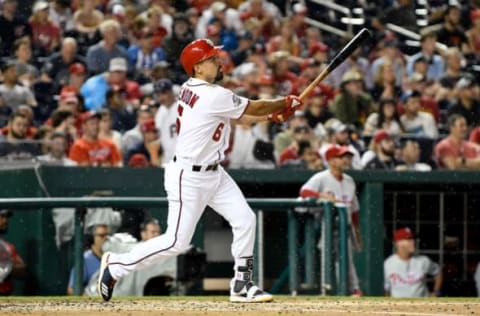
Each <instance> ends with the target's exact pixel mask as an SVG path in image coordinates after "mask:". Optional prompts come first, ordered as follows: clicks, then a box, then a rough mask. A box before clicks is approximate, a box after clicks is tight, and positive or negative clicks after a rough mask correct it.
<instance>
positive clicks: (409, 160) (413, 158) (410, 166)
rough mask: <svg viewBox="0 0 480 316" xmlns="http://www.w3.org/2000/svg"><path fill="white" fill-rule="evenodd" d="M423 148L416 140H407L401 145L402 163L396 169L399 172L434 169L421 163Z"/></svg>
mask: <svg viewBox="0 0 480 316" xmlns="http://www.w3.org/2000/svg"><path fill="white" fill-rule="evenodd" d="M420 153H421V148H420V145H419V144H418V141H417V140H416V139H415V138H411V139H406V140H404V141H403V142H402V144H401V153H400V157H401V159H402V162H401V163H400V164H399V165H398V166H397V167H396V168H395V170H397V171H431V170H432V167H431V166H430V165H428V164H426V163H423V162H419V161H420Z"/></svg>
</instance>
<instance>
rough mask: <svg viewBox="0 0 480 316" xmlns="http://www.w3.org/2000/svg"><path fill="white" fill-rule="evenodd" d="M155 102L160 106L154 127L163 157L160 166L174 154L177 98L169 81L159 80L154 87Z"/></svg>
mask: <svg viewBox="0 0 480 316" xmlns="http://www.w3.org/2000/svg"><path fill="white" fill-rule="evenodd" d="M154 94H155V100H156V101H157V102H158V104H160V107H159V108H158V111H157V113H156V114H155V126H156V127H157V129H158V131H159V133H160V144H161V146H162V151H163V156H162V159H163V161H162V164H166V163H168V162H169V161H170V160H171V159H172V158H173V155H174V153H175V143H176V140H177V125H176V121H177V115H178V110H177V96H176V95H175V93H174V92H173V83H172V81H171V80H169V79H160V80H158V81H157V82H156V83H155V85H154Z"/></svg>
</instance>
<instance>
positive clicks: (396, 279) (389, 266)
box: [384, 254, 440, 297]
mask: <svg viewBox="0 0 480 316" xmlns="http://www.w3.org/2000/svg"><path fill="white" fill-rule="evenodd" d="M439 273H440V266H439V265H438V264H437V263H435V262H433V261H432V260H430V258H428V257H426V256H413V257H411V258H410V259H408V260H403V259H401V258H400V257H399V256H398V255H397V254H393V255H391V256H390V257H388V258H387V259H386V260H385V262H384V282H385V291H387V292H390V295H391V296H392V297H424V296H428V295H429V292H428V288H427V285H426V281H427V275H431V276H436V275H438V274H439Z"/></svg>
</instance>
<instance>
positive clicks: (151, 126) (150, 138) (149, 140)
mask: <svg viewBox="0 0 480 316" xmlns="http://www.w3.org/2000/svg"><path fill="white" fill-rule="evenodd" d="M140 131H141V132H142V136H143V142H141V143H139V144H137V145H136V146H134V147H132V148H131V149H129V150H128V151H127V153H126V155H125V164H128V162H129V161H130V158H131V157H132V156H133V155H134V154H143V155H145V157H146V158H147V161H148V162H149V164H150V166H155V167H160V166H161V165H162V147H161V144H160V141H159V137H158V129H157V127H156V126H155V121H154V120H153V119H148V120H146V121H144V122H143V123H141V125H140Z"/></svg>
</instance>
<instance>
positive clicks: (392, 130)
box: [363, 98, 403, 136]
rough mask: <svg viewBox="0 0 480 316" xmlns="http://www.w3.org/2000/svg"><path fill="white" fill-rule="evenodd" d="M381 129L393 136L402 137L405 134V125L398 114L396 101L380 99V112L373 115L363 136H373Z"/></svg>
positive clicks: (369, 117)
mask: <svg viewBox="0 0 480 316" xmlns="http://www.w3.org/2000/svg"><path fill="white" fill-rule="evenodd" d="M381 129H384V130H386V131H387V132H388V133H389V134H390V135H392V136H400V134H402V133H403V125H402V122H401V121H400V116H399V115H398V112H397V107H396V101H395V99H392V98H382V99H380V102H379V108H378V111H377V112H373V113H371V114H370V115H369V116H368V118H367V121H366V122H365V126H364V129H363V135H365V136H372V135H374V134H375V133H376V132H377V131H378V130H381Z"/></svg>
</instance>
